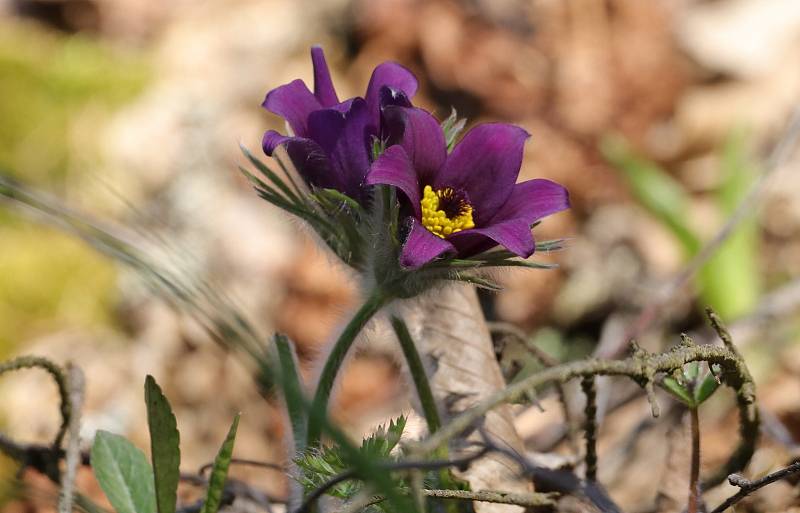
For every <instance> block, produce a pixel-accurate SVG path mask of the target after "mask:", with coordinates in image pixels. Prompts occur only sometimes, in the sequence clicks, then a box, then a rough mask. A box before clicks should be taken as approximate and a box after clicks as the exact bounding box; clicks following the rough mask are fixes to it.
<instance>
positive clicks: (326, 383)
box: [306, 287, 394, 446]
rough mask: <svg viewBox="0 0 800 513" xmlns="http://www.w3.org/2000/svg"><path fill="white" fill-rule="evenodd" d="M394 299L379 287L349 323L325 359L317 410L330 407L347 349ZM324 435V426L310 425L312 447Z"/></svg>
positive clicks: (317, 394) (312, 406)
mask: <svg viewBox="0 0 800 513" xmlns="http://www.w3.org/2000/svg"><path fill="white" fill-rule="evenodd" d="M392 299H394V297H393V295H392V294H390V293H389V292H387V291H385V290H384V289H382V288H379V287H378V288H375V289H373V290H372V292H371V293H370V294H369V295H368V296H367V299H366V300H365V301H364V303H363V304H362V305H361V307H360V308H359V309H358V310H357V311H356V313H355V314H354V315H353V318H352V319H350V322H348V323H347V326H345V328H344V330H343V331H342V334H341V335H339V338H338V339H337V340H336V343H335V344H334V346H333V349H332V350H331V353H330V354H329V355H328V358H327V360H325V366H324V367H323V368H322V373H321V374H320V377H319V381H318V383H317V389H316V391H315V393H314V399H313V401H312V403H311V409H312V411H313V412H326V411H327V409H328V401H329V400H330V396H331V391H332V390H333V384H334V382H335V381H336V376H337V375H338V373H339V369H340V368H341V366H342V363H343V362H344V359H345V357H346V356H347V352H348V351H349V350H350V347H351V346H352V345H353V342H354V341H355V339H356V337H357V336H358V334H359V333H360V332H361V330H362V329H363V328H364V326H366V325H367V323H368V322H369V320H370V319H372V317H373V316H375V314H376V313H378V311H380V309H381V308H383V307H384V306H386V305H387V304H388V303H389V302H391V301H392ZM320 435H321V426H318V425H310V426H308V438H307V442H308V443H307V444H306V446H311V445H313V444H315V443H316V442H318V441H319V438H320Z"/></svg>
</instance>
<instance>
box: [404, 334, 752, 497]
mask: <svg viewBox="0 0 800 513" xmlns="http://www.w3.org/2000/svg"><path fill="white" fill-rule="evenodd" d="M693 361H705V362H708V363H709V364H717V365H719V366H720V368H721V373H720V377H721V379H722V380H723V381H724V382H725V383H726V384H727V385H728V386H730V387H731V388H733V389H734V390H735V392H736V398H737V405H738V408H739V420H740V429H739V431H740V435H741V438H742V441H741V443H740V445H739V447H738V448H737V450H736V451H735V452H734V454H733V455H732V456H731V457H730V459H729V460H728V462H727V463H726V464H725V465H724V466H723V468H722V469H720V470H719V471H718V472H717V473H716V474H715V475H714V476H712V477H711V478H710V479H709V480H708V481H707V483H709V484H707V485H706V486H712V485H714V484H716V483H718V482H721V481H722V480H724V478H725V476H727V475H728V474H730V473H732V472H736V471H738V470H740V469H741V468H742V467H743V466H744V465H745V464H746V463H747V462H748V461H750V458H751V457H752V455H753V451H754V450H755V441H756V438H757V435H758V425H759V422H758V411H757V409H756V405H755V385H754V384H753V380H752V378H751V377H750V373H749V371H748V370H747V367H746V366H745V364H744V362H743V361H742V359H741V357H740V356H739V355H738V354H737V353H735V352H733V351H731V350H730V349H729V348H728V347H718V346H694V347H685V346H677V347H675V348H673V349H671V350H669V351H667V352H664V353H661V354H655V355H647V356H639V357H631V358H628V359H626V360H596V359H590V360H584V361H577V362H571V363H566V364H563V365H559V366H556V367H550V368H548V369H545V370H543V371H541V372H538V373H536V374H533V375H531V376H529V377H527V378H525V379H523V380H520V381H518V382H516V383H513V384H511V385H509V386H508V387H506V388H505V389H503V390H500V391H498V392H496V393H494V394H493V395H491V396H489V397H488V398H486V399H485V400H484V401H482V402H480V403H479V404H478V405H476V406H475V407H473V408H472V409H470V410H467V411H465V412H464V413H462V414H461V415H459V416H457V417H455V418H454V419H453V420H452V421H450V422H449V423H448V424H446V425H445V426H443V427H442V429H440V430H439V431H437V432H436V433H434V434H433V435H431V436H429V437H428V438H427V439H425V440H424V441H422V442H421V443H420V444H419V447H418V449H419V450H420V451H422V452H425V453H430V452H431V451H434V450H436V449H437V448H438V447H439V446H441V445H443V444H445V443H447V442H448V441H449V440H450V439H452V438H454V437H456V436H458V435H459V434H461V433H463V432H464V431H465V430H467V429H468V428H470V427H471V426H473V425H474V424H475V423H476V422H477V421H478V420H480V419H481V418H482V417H483V416H484V415H485V414H486V413H487V412H488V411H490V410H491V409H493V408H495V407H496V406H498V405H500V404H503V403H507V402H510V401H514V400H517V399H519V398H521V397H523V396H524V395H525V394H526V393H528V392H529V391H530V390H533V389H535V388H536V387H538V386H541V385H544V384H547V383H551V382H559V383H564V382H566V381H569V380H571V379H573V378H578V377H584V376H598V375H602V376H627V377H629V378H630V379H632V380H634V381H636V382H637V383H638V384H639V385H641V386H644V387H645V388H646V389H647V388H649V387H648V385H652V383H653V380H654V378H655V374H656V373H662V372H672V371H674V370H675V369H680V368H682V367H683V366H684V365H686V364H687V363H689V362H693ZM720 475H722V477H719V476H720Z"/></svg>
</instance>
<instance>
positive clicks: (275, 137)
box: [261, 130, 292, 157]
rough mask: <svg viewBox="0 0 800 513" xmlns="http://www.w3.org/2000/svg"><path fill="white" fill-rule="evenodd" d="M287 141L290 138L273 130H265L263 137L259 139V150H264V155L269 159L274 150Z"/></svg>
mask: <svg viewBox="0 0 800 513" xmlns="http://www.w3.org/2000/svg"><path fill="white" fill-rule="evenodd" d="M289 139H292V137H287V136H285V135H281V134H279V133H278V132H276V131H275V130H267V131H266V132H264V137H263V138H262V139H261V148H263V149H264V153H266V154H267V155H268V156H270V157H271V156H272V152H274V151H275V148H277V147H278V146H280V145H281V144H283V143H285V142H286V141H288V140H289Z"/></svg>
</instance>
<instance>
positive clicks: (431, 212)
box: [420, 185, 475, 238]
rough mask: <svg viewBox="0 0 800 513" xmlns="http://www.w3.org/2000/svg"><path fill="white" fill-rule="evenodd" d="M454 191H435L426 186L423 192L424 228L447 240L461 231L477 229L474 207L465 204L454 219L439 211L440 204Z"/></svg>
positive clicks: (445, 189)
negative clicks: (473, 213) (474, 220)
mask: <svg viewBox="0 0 800 513" xmlns="http://www.w3.org/2000/svg"><path fill="white" fill-rule="evenodd" d="M453 193H454V191H453V189H451V188H450V187H445V188H444V189H439V190H437V191H434V190H433V187H431V186H430V185H426V186H425V188H424V189H423V190H422V201H420V205H421V206H422V226H424V227H425V228H427V229H428V231H430V232H431V233H433V234H434V235H436V236H438V237H441V238H445V237H446V236H448V235H450V234H453V233H458V232H460V231H461V230H467V229H469V228H475V223H474V222H473V220H472V206H471V205H469V204H465V205H463V206H462V208H461V210H460V212H459V214H458V215H456V216H454V217H453V218H452V219H451V218H449V217H447V214H446V213H445V211H444V210H439V203H440V200H441V199H442V198H448V197H451V196H452V195H453Z"/></svg>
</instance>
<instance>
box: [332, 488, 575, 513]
mask: <svg viewBox="0 0 800 513" xmlns="http://www.w3.org/2000/svg"><path fill="white" fill-rule="evenodd" d="M422 494H423V495H424V496H425V497H434V498H437V499H454V500H462V501H477V502H491V503H494V504H513V505H516V506H523V507H526V508H535V507H541V506H555V505H556V499H557V498H558V495H559V494H557V493H515V492H502V491H498V490H479V491H476V492H473V491H470V490H432V489H424V490H422ZM384 500H386V499H385V497H382V496H380V495H372V496H370V495H369V494H365V495H363V496H357V497H355V498H353V499H352V500H350V501H349V502H347V504H345V506H344V507H343V508H342V509H340V510H338V511H337V513H353V512H356V511H361V510H362V509H364V508H366V507H367V506H372V505H374V504H379V503H381V502H383V501H384Z"/></svg>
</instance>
